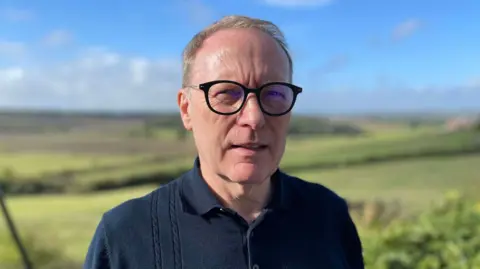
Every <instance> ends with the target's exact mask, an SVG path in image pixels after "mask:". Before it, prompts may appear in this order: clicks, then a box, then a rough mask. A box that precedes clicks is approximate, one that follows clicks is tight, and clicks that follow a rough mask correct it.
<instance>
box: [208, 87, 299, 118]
mask: <svg viewBox="0 0 480 269" xmlns="http://www.w3.org/2000/svg"><path fill="white" fill-rule="evenodd" d="M244 98H245V91H244V90H243V88H242V87H241V86H239V85H237V84H234V83H228V82H222V83H217V84H215V85H212V86H211V87H210V90H209V91H208V102H209V103H210V106H211V107H212V108H213V109H214V110H216V111H217V112H220V113H233V112H235V111H237V110H238V109H239V108H240V106H241V105H242V102H243V100H244ZM293 99H294V93H293V90H292V89H291V88H290V87H288V86H286V85H281V84H272V85H269V86H267V87H264V88H263V89H262V91H261V92H260V98H259V102H260V103H261V106H262V107H263V109H264V110H265V111H266V112H268V113H271V114H281V113H284V112H285V111H287V110H288V109H289V108H290V107H291V105H292V103H293Z"/></svg>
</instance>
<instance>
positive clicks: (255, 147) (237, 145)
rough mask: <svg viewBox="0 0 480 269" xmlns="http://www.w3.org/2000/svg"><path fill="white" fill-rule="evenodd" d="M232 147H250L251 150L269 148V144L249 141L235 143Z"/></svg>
mask: <svg viewBox="0 0 480 269" xmlns="http://www.w3.org/2000/svg"><path fill="white" fill-rule="evenodd" d="M231 147H232V148H233V149H236V148H243V149H249V150H263V149H266V148H267V145H265V144H256V143H247V144H233V145H232V146H231Z"/></svg>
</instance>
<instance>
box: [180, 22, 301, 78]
mask: <svg viewBox="0 0 480 269" xmlns="http://www.w3.org/2000/svg"><path fill="white" fill-rule="evenodd" d="M247 28H250V29H258V30H261V31H262V32H264V33H266V34H268V35H269V36H271V37H272V38H273V39H274V40H275V41H276V42H277V43H278V44H279V45H280V47H281V48H282V49H283V51H285V53H286V54H287V57H288V63H289V65H290V79H291V78H292V76H293V62H292V57H291V55H290V53H289V51H288V46H287V42H286V40H285V36H284V34H283V33H282V31H281V30H280V29H279V28H278V26H276V25H275V24H273V23H272V22H270V21H265V20H260V19H255V18H250V17H247V16H239V15H231V16H225V17H223V18H221V19H220V20H219V21H216V22H214V23H213V24H211V25H209V26H208V27H206V28H205V29H203V30H202V31H200V32H199V33H197V34H196V35H195V36H194V37H193V38H192V40H190V42H189V43H188V44H187V46H186V47H185V49H184V50H183V59H182V66H183V74H182V85H183V87H185V86H186V85H188V84H189V80H190V76H191V69H192V65H193V62H194V61H195V56H196V54H197V51H198V50H199V49H200V47H201V46H202V44H203V42H204V41H205V40H206V39H207V38H208V37H210V36H211V35H212V34H214V33H216V32H218V31H220V30H224V29H247Z"/></svg>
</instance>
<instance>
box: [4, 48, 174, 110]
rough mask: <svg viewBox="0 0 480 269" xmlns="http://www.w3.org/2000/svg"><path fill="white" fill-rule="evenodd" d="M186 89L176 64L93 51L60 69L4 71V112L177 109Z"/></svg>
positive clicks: (60, 64)
mask: <svg viewBox="0 0 480 269" xmlns="http://www.w3.org/2000/svg"><path fill="white" fill-rule="evenodd" d="M180 84H181V65H180V62H179V61H177V60H176V59H147V58H141V57H138V58H135V57H124V56H122V55H119V54H116V53H115V52H110V51H107V50H102V49H91V50H87V51H85V52H83V53H81V54H80V55H79V56H78V57H77V58H76V59H73V60H70V61H66V62H63V63H59V64H55V65H37V66H34V67H33V66H32V67H10V68H5V69H0V95H1V96H2V98H0V107H36V108H42V107H43V108H61V109H106V110H109V109H113V110H124V109H127V110H128V109H136V110H152V109H154V110H162V109H172V108H174V107H175V106H176V97H175V95H176V92H177V90H178V87H179V86H180Z"/></svg>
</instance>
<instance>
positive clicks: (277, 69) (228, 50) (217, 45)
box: [192, 35, 289, 81]
mask: <svg viewBox="0 0 480 269" xmlns="http://www.w3.org/2000/svg"><path fill="white" fill-rule="evenodd" d="M233 37H235V35H233V36H232V38H233ZM232 38H230V39H223V38H219V39H218V40H207V41H208V42H206V43H205V44H204V46H202V48H201V49H200V50H199V51H198V52H197V57H196V59H195V61H194V64H193V68H192V71H193V72H192V73H193V74H192V75H193V77H195V73H197V74H198V75H201V76H202V77H204V76H205V74H204V73H205V72H210V73H209V74H208V75H209V76H216V77H215V78H211V79H228V78H232V77H234V76H235V75H238V73H239V72H247V71H252V70H255V71H254V72H256V73H259V74H258V75H261V74H260V73H263V74H264V75H267V76H269V77H271V78H265V79H266V80H277V81H278V80H279V79H282V78H284V77H285V72H287V74H288V71H289V68H288V58H287V57H286V55H282V56H280V57H279V54H284V52H283V50H282V49H281V48H279V47H277V48H275V47H274V46H277V44H276V42H275V41H272V43H271V44H268V45H269V46H266V45H267V44H265V43H264V42H263V41H262V40H261V39H262V38H264V37H260V38H258V39H255V40H251V39H250V41H249V40H246V39H244V38H242V36H237V37H235V38H236V39H232ZM212 41H215V42H212ZM212 71H214V74H212Z"/></svg>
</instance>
